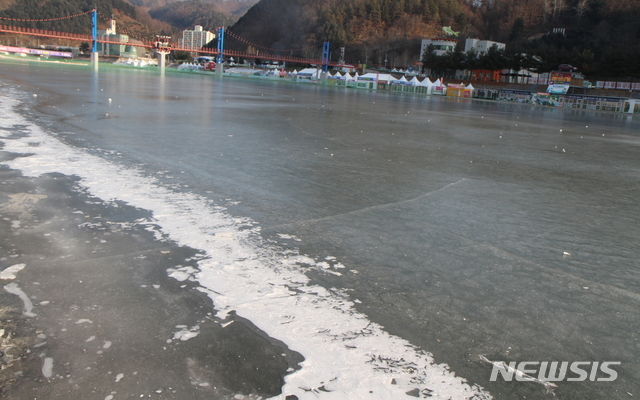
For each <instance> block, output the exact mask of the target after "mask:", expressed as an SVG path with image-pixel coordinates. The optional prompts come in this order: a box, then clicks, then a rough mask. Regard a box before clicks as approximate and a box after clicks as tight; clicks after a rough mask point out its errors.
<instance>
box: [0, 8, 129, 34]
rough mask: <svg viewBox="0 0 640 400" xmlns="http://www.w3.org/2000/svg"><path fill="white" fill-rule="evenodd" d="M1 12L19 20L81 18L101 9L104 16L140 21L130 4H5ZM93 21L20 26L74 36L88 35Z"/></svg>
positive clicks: (33, 23)
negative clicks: (81, 15)
mask: <svg viewBox="0 0 640 400" xmlns="http://www.w3.org/2000/svg"><path fill="white" fill-rule="evenodd" d="M4 4H5V5H4V7H5V8H4V9H0V17H8V18H17V19H48V18H57V17H65V16H70V15H75V14H79V13H82V12H85V11H90V10H93V9H98V10H99V11H100V13H101V14H102V15H103V16H111V15H112V14H114V13H116V12H117V13H120V14H122V15H124V16H127V17H129V18H131V19H135V18H136V9H135V7H134V6H133V5H132V4H131V3H129V2H127V1H126V0H55V1H47V0H17V1H9V2H7V1H5V2H4ZM90 18H91V17H90V16H89V15H86V16H84V17H76V18H68V19H60V20H54V21H47V22H23V23H21V25H20V26H26V27H30V28H39V29H50V30H60V31H65V32H73V33H87V32H88V31H90V29H91V22H90V21H91V19H90Z"/></svg>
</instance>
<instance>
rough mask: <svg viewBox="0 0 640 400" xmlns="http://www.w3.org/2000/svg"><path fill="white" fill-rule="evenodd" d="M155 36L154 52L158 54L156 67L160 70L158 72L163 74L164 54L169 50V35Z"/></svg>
mask: <svg viewBox="0 0 640 400" xmlns="http://www.w3.org/2000/svg"><path fill="white" fill-rule="evenodd" d="M156 38H157V39H156V47H155V49H154V50H155V51H156V54H158V69H159V70H160V74H162V75H164V69H165V60H166V56H167V54H169V53H170V52H171V44H170V43H169V40H170V39H171V36H156Z"/></svg>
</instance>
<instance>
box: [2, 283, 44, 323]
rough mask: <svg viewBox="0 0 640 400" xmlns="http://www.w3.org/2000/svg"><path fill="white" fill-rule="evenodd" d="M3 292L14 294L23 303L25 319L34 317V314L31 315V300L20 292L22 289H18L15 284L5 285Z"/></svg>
mask: <svg viewBox="0 0 640 400" xmlns="http://www.w3.org/2000/svg"><path fill="white" fill-rule="evenodd" d="M4 290H6V291H7V292H9V293H11V294H15V295H16V296H18V297H19V298H20V300H22V302H23V303H24V313H23V314H24V315H25V316H27V317H35V316H36V314H34V313H32V312H31V310H33V303H32V302H31V299H30V298H29V296H27V294H26V293H25V292H23V291H22V289H20V287H18V285H16V284H15V283H13V282H12V283H10V284H8V285H5V287H4Z"/></svg>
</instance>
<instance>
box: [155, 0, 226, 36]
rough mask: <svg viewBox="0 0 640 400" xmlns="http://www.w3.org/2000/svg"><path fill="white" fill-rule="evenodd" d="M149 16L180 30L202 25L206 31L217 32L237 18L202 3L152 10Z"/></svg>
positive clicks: (174, 4)
mask: <svg viewBox="0 0 640 400" xmlns="http://www.w3.org/2000/svg"><path fill="white" fill-rule="evenodd" d="M149 15H150V16H151V17H152V18H154V19H157V20H160V21H164V22H166V23H169V24H171V25H173V26H175V27H176V28H178V29H193V27H194V25H201V26H202V27H203V28H204V29H205V30H209V31H215V30H216V28H218V27H220V26H228V25H231V24H233V23H234V22H235V21H236V20H237V18H235V17H232V16H229V15H226V14H222V13H220V12H218V7H217V6H216V5H215V4H211V3H203V2H201V1H183V2H179V3H172V4H168V5H166V6H163V7H158V8H152V9H151V10H149Z"/></svg>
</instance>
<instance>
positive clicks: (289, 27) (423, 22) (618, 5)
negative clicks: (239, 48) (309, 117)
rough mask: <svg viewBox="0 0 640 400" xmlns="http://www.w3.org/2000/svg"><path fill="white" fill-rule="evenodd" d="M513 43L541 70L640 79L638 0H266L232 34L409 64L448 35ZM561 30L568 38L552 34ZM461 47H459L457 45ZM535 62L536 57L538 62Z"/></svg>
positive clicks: (271, 44) (510, 45)
mask: <svg viewBox="0 0 640 400" xmlns="http://www.w3.org/2000/svg"><path fill="white" fill-rule="evenodd" d="M443 26H451V27H452V29H453V30H454V31H459V32H460V36H459V37H458V39H459V40H460V43H462V44H463V43H464V39H465V38H466V37H477V38H480V39H488V40H495V41H500V42H505V43H507V48H508V49H509V48H511V50H512V51H516V52H521V53H522V52H524V53H527V54H529V55H530V56H537V58H538V59H539V61H540V60H541V62H538V68H540V69H541V70H550V69H552V68H555V67H557V65H558V64H561V63H572V64H574V65H577V66H579V67H580V68H581V70H582V71H584V72H586V73H588V74H593V75H597V76H603V77H604V76H609V77H640V0H552V1H551V0H492V1H483V0H261V1H260V2H259V3H258V4H256V5H255V6H254V7H252V8H251V9H250V10H249V11H248V12H247V13H246V14H245V15H244V16H243V17H242V18H240V20H239V21H238V22H237V23H236V24H235V25H234V26H233V27H232V28H231V29H232V31H233V32H234V33H236V34H238V35H240V36H242V37H244V38H246V39H248V40H249V41H252V42H254V43H258V44H260V45H263V46H266V47H271V48H285V49H293V48H299V47H307V48H313V49H315V50H314V51H315V54H316V55H319V51H320V50H319V49H320V48H321V46H322V42H323V41H330V42H331V44H332V49H333V54H332V59H337V58H338V49H339V47H340V46H346V60H347V61H348V62H352V63H358V62H360V63H367V64H383V62H384V60H385V59H387V60H388V62H389V64H391V65H399V66H408V65H411V64H412V63H413V62H414V61H419V60H418V59H417V58H418V54H419V41H420V39H422V38H428V37H433V36H443V33H442V30H441V29H442V27H443ZM556 28H561V29H564V32H565V33H564V34H549V32H551V31H553V30H554V29H556ZM459 47H460V46H459ZM533 58H535V57H533Z"/></svg>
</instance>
